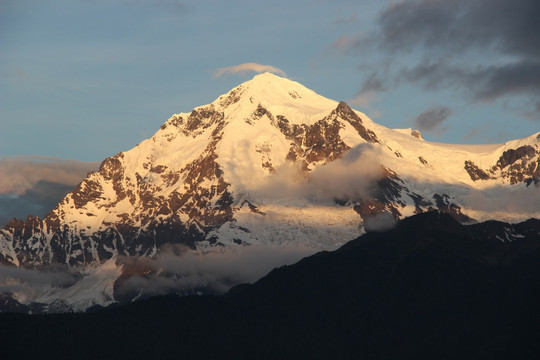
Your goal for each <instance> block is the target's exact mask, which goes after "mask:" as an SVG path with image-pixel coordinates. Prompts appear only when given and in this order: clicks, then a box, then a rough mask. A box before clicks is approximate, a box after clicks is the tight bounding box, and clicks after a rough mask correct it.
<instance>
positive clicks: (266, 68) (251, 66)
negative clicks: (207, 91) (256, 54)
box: [214, 63, 287, 78]
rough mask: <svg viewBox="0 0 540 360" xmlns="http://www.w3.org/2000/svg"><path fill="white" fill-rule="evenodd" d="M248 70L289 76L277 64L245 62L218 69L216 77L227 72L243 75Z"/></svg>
mask: <svg viewBox="0 0 540 360" xmlns="http://www.w3.org/2000/svg"><path fill="white" fill-rule="evenodd" d="M248 72H256V73H263V72H270V73H273V74H276V75H280V76H285V77H286V76H287V74H285V72H284V71H283V70H281V69H279V68H277V67H275V66H271V65H262V64H257V63H244V64H240V65H235V66H227V67H224V68H220V69H217V70H216V72H215V73H214V78H218V77H221V76H223V75H225V74H236V73H240V74H242V75H243V74H246V73H248Z"/></svg>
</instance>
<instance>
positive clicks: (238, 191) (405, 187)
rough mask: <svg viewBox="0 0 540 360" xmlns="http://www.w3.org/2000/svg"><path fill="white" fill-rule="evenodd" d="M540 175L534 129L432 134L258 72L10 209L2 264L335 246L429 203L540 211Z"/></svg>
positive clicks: (510, 215) (462, 213)
mask: <svg viewBox="0 0 540 360" xmlns="http://www.w3.org/2000/svg"><path fill="white" fill-rule="evenodd" d="M539 179H540V133H538V134H535V135H532V136H530V137H528V138H524V139H520V140H515V141H510V142H508V143H505V144H499V145H479V146H470V145H447V144H436V143H430V142H427V141H424V140H423V139H422V137H421V135H420V134H419V133H418V131H416V130H411V129H407V130H391V129H388V128H386V127H384V126H381V125H379V124H376V123H375V122H373V121H372V120H371V119H369V118H368V117H367V116H366V115H365V114H363V113H361V112H359V111H356V110H354V109H352V108H351V107H349V106H348V105H347V104H346V103H345V102H337V101H334V100H330V99H327V98H324V97H322V96H320V95H318V94H317V93H315V92H314V91H312V90H310V89H307V88H306V87H304V86H303V85H301V84H299V83H297V82H294V81H291V80H288V79H285V78H281V77H278V76H276V75H272V74H269V73H265V74H260V75H257V76H255V77H254V78H253V79H252V80H249V81H247V82H245V83H243V84H241V85H239V86H237V87H236V88H234V89H232V90H231V91H229V92H228V93H227V94H224V95H222V96H220V97H218V98H217V99H216V100H215V101H214V102H212V103H211V104H208V105H203V106H199V107H197V108H195V109H193V111H191V112H190V113H179V114H175V115H173V116H172V117H171V118H170V119H168V120H167V121H166V122H165V123H164V124H163V125H162V126H161V128H160V129H159V130H158V131H157V132H156V133H155V134H154V136H152V137H151V138H150V139H148V140H145V141H143V142H142V143H140V144H139V145H137V146H136V147H135V148H133V149H131V150H129V151H126V152H121V153H119V154H117V155H115V156H113V157H110V158H107V159H105V160H104V161H103V162H102V163H101V166H100V168H99V171H97V172H93V173H90V174H89V175H88V177H87V178H86V179H84V180H83V181H82V182H81V183H80V184H79V185H78V186H77V187H76V188H75V189H74V190H73V191H72V192H71V193H69V194H68V195H67V196H66V197H65V198H64V199H63V200H62V201H61V202H60V203H59V204H58V205H57V206H56V207H55V208H54V209H53V210H52V211H51V212H50V213H49V214H48V215H47V216H46V217H45V218H44V219H39V218H35V217H31V216H29V217H28V218H27V219H26V221H22V220H14V221H11V222H10V223H9V224H8V225H6V226H5V227H4V229H3V230H1V231H0V263H4V264H10V265H15V266H25V267H26V266H42V265H43V264H64V265H66V266H68V267H76V266H82V265H88V264H94V265H95V264H103V263H104V262H107V261H109V260H110V261H115V260H116V259H118V258H119V257H129V256H145V257H152V256H155V255H156V254H158V253H159V252H160V249H162V248H163V247H164V246H168V245H171V244H181V245H185V246H188V247H190V248H192V249H205V248H210V247H215V246H236V245H253V244H299V245H302V246H305V247H309V248H313V249H314V251H315V250H318V249H334V248H336V247H337V246H339V245H341V244H343V243H345V242H346V241H348V240H350V239H353V238H356V237H357V236H359V235H361V234H362V233H364V232H365V231H371V230H373V231H377V230H381V229H385V228H387V227H391V226H392V225H393V224H394V223H395V221H396V220H398V219H401V218H404V217H408V216H410V215H413V214H416V213H422V212H425V211H429V210H439V211H442V212H447V213H449V214H451V215H452V216H453V217H454V218H456V219H457V220H459V221H461V222H464V223H468V222H475V221H483V220H488V219H498V220H505V221H521V220H525V219H527V218H529V217H540V208H539V207H538V204H539V203H540V198H539V195H538V194H539V191H538V183H539ZM501 240H503V241H509V240H512V234H510V233H508V234H507V235H503V236H502V237H501Z"/></svg>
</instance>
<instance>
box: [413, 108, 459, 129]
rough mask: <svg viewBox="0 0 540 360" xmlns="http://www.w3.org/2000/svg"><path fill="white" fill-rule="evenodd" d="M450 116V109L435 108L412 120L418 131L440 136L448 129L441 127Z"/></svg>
mask: <svg viewBox="0 0 540 360" xmlns="http://www.w3.org/2000/svg"><path fill="white" fill-rule="evenodd" d="M451 114H452V111H451V110H450V108H448V107H446V106H436V107H432V108H430V109H427V110H426V111H424V112H422V113H421V114H420V115H418V116H417V117H416V119H415V120H414V126H415V127H416V128H417V129H418V130H420V131H426V132H432V133H438V134H442V133H444V132H445V131H446V130H447V129H448V127H443V123H444V122H445V121H446V119H447V118H448V117H449V116H450V115H451Z"/></svg>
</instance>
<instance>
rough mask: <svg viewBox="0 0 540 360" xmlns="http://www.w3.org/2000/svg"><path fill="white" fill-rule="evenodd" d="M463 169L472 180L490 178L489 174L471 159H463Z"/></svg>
mask: <svg viewBox="0 0 540 360" xmlns="http://www.w3.org/2000/svg"><path fill="white" fill-rule="evenodd" d="M465 170H466V171H467V173H468V174H469V176H470V177H471V179H472V180H473V181H477V180H488V179H490V176H489V174H488V173H486V172H485V171H484V170H482V169H480V168H479V167H478V166H476V165H475V164H474V163H473V162H472V161H465Z"/></svg>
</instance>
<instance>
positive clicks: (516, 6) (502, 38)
mask: <svg viewBox="0 0 540 360" xmlns="http://www.w3.org/2000/svg"><path fill="white" fill-rule="evenodd" d="M539 16H540V2H538V1H537V0H518V1H516V0H500V1H496V2H493V1H491V0H478V1H469V0H449V1H442V0H401V1H397V2H392V3H391V4H389V5H388V6H386V7H385V8H384V10H383V11H382V12H381V13H380V15H379V17H378V19H377V27H376V29H375V31H373V32H372V33H371V34H366V36H364V37H363V38H362V41H349V40H348V39H350V37H349V38H348V37H347V36H346V35H344V36H340V37H339V38H338V39H337V40H336V41H335V42H334V44H333V46H334V47H337V48H339V49H340V50H341V51H342V52H346V53H353V50H356V52H355V53H357V54H365V53H366V52H370V53H376V54H378V56H380V57H382V56H386V57H387V58H388V59H391V67H390V69H389V71H385V72H383V73H381V74H382V75H384V79H383V80H384V83H388V84H390V85H392V86H396V85H399V84H401V83H404V82H405V83H409V84H417V85H420V86H422V87H423V88H424V89H426V90H430V91H431V90H443V89H444V90H448V89H449V88H452V89H453V90H455V91H458V92H459V93H461V94H462V96H464V97H465V98H467V99H469V100H472V101H473V102H493V101H504V102H507V101H510V102H514V103H516V104H517V103H519V104H520V108H521V112H520V113H521V114H522V115H523V116H524V117H528V118H533V119H534V118H536V119H540V114H538V108H537V107H536V106H535V101H536V99H538V97H540V47H539V46H538V44H539V43H540V22H539V21H538V20H537V19H538V17H539ZM358 50H362V51H358ZM373 67H375V68H379V67H380V64H379V63H377V64H373ZM366 76H367V77H366V79H367V80H366V81H368V80H369V77H370V75H369V74H368V75H366ZM362 88H363V86H362ZM378 91H380V90H374V89H373V90H371V92H374V93H376V92H378ZM365 92H366V91H365V90H363V89H361V90H360V94H361V95H362V94H363V93H365ZM371 96H372V97H373V94H372V95H371ZM360 98H361V99H365V98H366V96H365V95H363V97H362V96H361V97H360ZM524 106H525V107H526V109H523V107H524ZM535 113H536V114H537V116H535Z"/></svg>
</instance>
